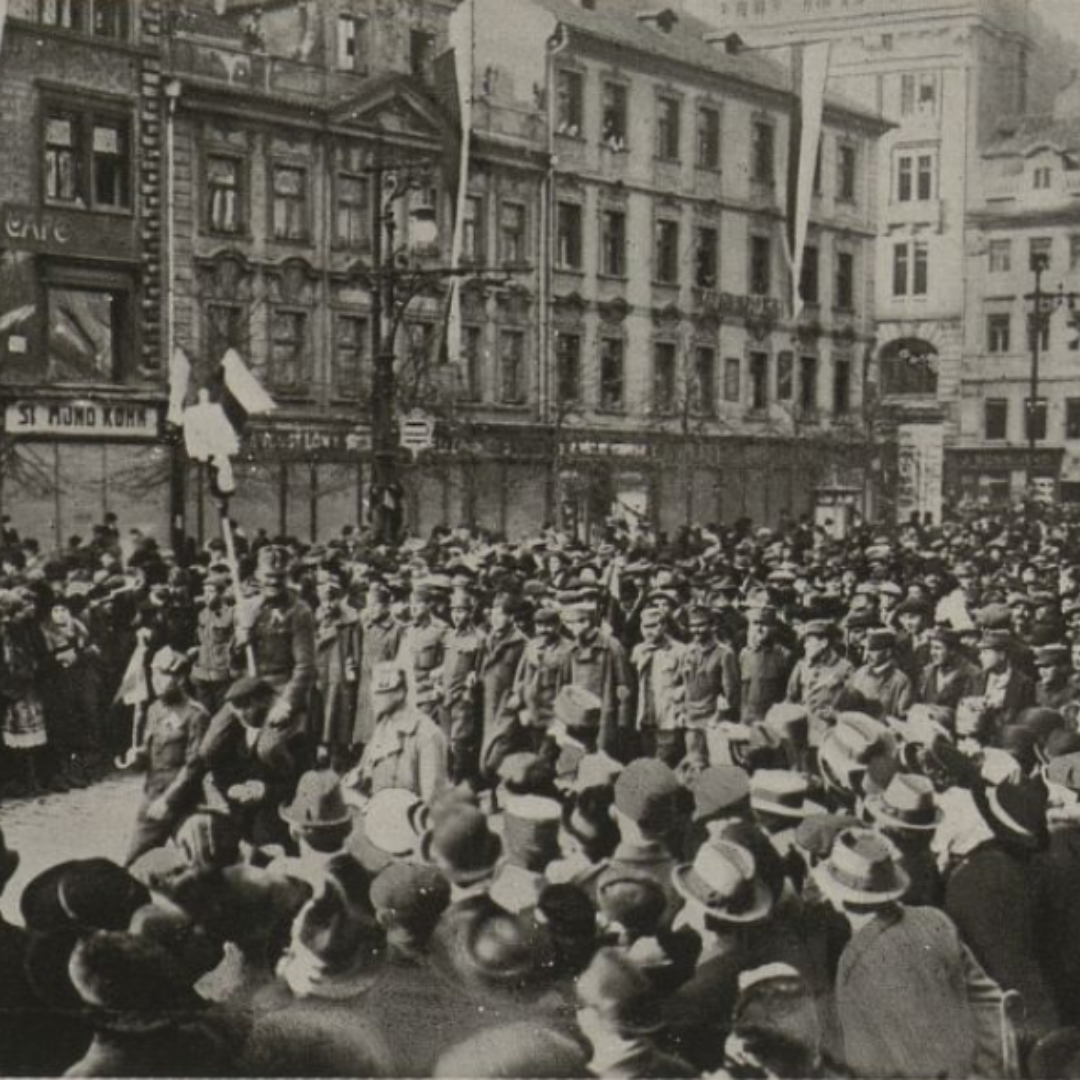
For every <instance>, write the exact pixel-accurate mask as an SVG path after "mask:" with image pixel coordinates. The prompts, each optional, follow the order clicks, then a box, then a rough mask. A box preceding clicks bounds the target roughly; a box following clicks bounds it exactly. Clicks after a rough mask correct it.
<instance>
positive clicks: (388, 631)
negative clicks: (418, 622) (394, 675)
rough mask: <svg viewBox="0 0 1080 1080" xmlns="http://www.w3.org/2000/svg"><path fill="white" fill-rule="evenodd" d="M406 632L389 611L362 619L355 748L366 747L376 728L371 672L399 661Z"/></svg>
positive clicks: (353, 736) (354, 731)
mask: <svg viewBox="0 0 1080 1080" xmlns="http://www.w3.org/2000/svg"><path fill="white" fill-rule="evenodd" d="M402 630H403V627H402V626H401V624H400V623H399V622H398V621H397V620H396V619H395V618H394V617H393V616H392V615H391V614H390V613H389V612H385V613H384V614H383V615H382V616H381V617H380V618H378V619H371V618H370V617H367V618H365V617H363V616H361V638H360V682H359V685H358V687H357V694H356V716H355V719H354V721H353V733H352V744H353V746H359V745H363V744H365V743H367V741H368V740H369V739H370V738H371V732H372V730H373V729H374V727H375V721H374V718H373V717H372V714H371V672H372V670H373V669H374V667H375V665H376V664H382V663H386V662H388V661H390V660H393V659H395V657H396V656H397V654H398V649H399V648H400V646H401V634H402Z"/></svg>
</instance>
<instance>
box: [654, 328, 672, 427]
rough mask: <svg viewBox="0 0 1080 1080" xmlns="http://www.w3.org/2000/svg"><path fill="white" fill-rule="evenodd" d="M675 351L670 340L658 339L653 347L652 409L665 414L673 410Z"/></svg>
mask: <svg viewBox="0 0 1080 1080" xmlns="http://www.w3.org/2000/svg"><path fill="white" fill-rule="evenodd" d="M675 363H676V352H675V345H674V344H673V343H672V342H670V341H658V342H656V345H655V346H654V348H653V411H654V412H656V413H658V414H660V415H666V414H668V413H672V412H674V411H675V386H676V371H675Z"/></svg>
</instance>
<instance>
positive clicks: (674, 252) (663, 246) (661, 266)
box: [655, 221, 679, 285]
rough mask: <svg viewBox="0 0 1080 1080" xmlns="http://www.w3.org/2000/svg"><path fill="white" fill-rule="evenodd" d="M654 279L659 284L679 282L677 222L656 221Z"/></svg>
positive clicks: (676, 283)
mask: <svg viewBox="0 0 1080 1080" xmlns="http://www.w3.org/2000/svg"><path fill="white" fill-rule="evenodd" d="M655 256H656V280H657V282H658V283H659V284H661V285H678V284H679V223H678V222H677V221H658V222H657V223H656V253H655Z"/></svg>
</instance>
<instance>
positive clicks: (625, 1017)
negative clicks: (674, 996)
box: [577, 947, 663, 1035]
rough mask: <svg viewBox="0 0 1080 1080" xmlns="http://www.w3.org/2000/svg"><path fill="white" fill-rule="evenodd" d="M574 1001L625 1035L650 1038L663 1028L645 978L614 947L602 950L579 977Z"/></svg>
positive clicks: (658, 1011) (641, 972)
mask: <svg viewBox="0 0 1080 1080" xmlns="http://www.w3.org/2000/svg"><path fill="white" fill-rule="evenodd" d="M577 999H578V1003H579V1004H580V1005H582V1006H584V1007H585V1008H590V1009H593V1010H595V1011H596V1012H597V1013H599V1014H600V1015H601V1016H603V1017H604V1018H605V1019H607V1020H608V1021H609V1022H612V1023H614V1024H615V1026H616V1027H617V1028H618V1029H619V1030H620V1031H621V1032H625V1033H626V1034H634V1035H649V1034H652V1033H653V1032H656V1031H659V1030H660V1029H661V1027H662V1026H663V1020H662V1018H661V1015H660V1012H661V1010H660V1001H659V999H658V996H657V994H656V991H655V989H654V987H653V984H652V982H651V980H650V979H649V977H648V975H646V974H645V972H644V971H642V970H641V969H640V968H639V967H638V966H637V965H636V964H634V963H633V961H631V960H630V959H629V958H628V957H626V956H625V955H624V954H623V953H621V952H620V951H619V950H618V949H615V948H610V947H609V948H603V949H601V950H600V951H599V952H597V954H596V955H595V956H594V957H593V959H592V962H591V963H590V964H589V966H588V968H586V969H585V971H584V972H583V973H582V974H581V976H580V977H579V978H578V981H577Z"/></svg>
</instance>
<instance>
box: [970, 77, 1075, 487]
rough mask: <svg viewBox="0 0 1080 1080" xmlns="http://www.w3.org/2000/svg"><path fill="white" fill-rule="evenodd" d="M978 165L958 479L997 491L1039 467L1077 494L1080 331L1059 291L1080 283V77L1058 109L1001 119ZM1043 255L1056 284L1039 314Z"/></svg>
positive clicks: (1049, 483)
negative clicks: (1038, 273) (979, 195)
mask: <svg viewBox="0 0 1080 1080" xmlns="http://www.w3.org/2000/svg"><path fill="white" fill-rule="evenodd" d="M980 176H981V178H982V199H981V200H980V202H979V203H978V204H977V205H976V206H974V207H973V208H972V212H971V214H970V215H969V221H968V226H969V233H968V244H967V265H966V274H965V284H966V287H967V290H968V302H967V326H966V334H965V338H966V342H967V347H966V351H965V357H964V377H963V398H962V401H961V414H960V439H959V445H958V448H957V451H956V457H957V467H958V472H959V475H960V481H961V487H962V490H963V492H964V494H965V495H967V496H970V497H972V498H975V499H978V500H984V499H988V500H990V501H991V502H997V503H1000V502H1007V501H1010V500H1015V499H1016V498H1018V497H1019V496H1021V495H1022V494H1023V492H1024V490H1025V488H1026V487H1027V485H1028V483H1029V481H1030V480H1032V479H1034V480H1035V481H1036V482H1040V481H1041V483H1040V484H1039V486H1040V487H1041V488H1042V489H1043V490H1044V491H1045V492H1046V493H1055V492H1056V493H1058V494H1060V496H1061V498H1062V499H1063V500H1064V501H1067V502H1080V364H1078V359H1080V352H1078V349H1080V334H1078V331H1077V330H1076V328H1075V327H1074V326H1073V325H1072V321H1073V312H1072V311H1071V310H1070V305H1069V304H1068V303H1067V302H1064V303H1063V302H1061V298H1060V297H1057V296H1055V294H1058V292H1059V290H1061V289H1064V290H1065V291H1066V292H1067V293H1068V292H1072V293H1074V294H1075V293H1076V292H1077V290H1080V219H1078V218H1077V200H1078V199H1080V94H1078V93H1077V88H1075V87H1074V88H1071V89H1070V90H1068V91H1066V92H1065V93H1063V94H1062V95H1061V97H1060V99H1059V101H1058V107H1057V109H1056V110H1055V112H1054V113H1053V114H1046V115H1036V116H1026V117H1023V118H1020V119H1018V120H1015V121H1008V122H1004V123H1002V124H1001V126H1000V133H999V136H998V137H997V138H996V139H994V140H992V141H991V142H990V143H988V145H987V146H986V148H985V150H984V152H983V159H982V168H981V169H980ZM1037 264H1041V265H1042V267H1043V268H1044V272H1043V274H1042V280H1041V288H1042V290H1043V291H1044V292H1045V293H1047V294H1048V298H1047V300H1046V301H1045V302H1044V303H1043V305H1042V306H1043V308H1044V310H1043V312H1042V315H1041V316H1040V317H1038V318H1036V306H1035V303H1034V300H1033V299H1032V296H1033V294H1034V290H1035V285H1036V276H1035V268H1036V265H1037ZM1036 338H1037V341H1036ZM1036 344H1037V345H1038V352H1039V357H1038V372H1037V376H1038V390H1037V397H1036V398H1035V399H1034V401H1033V400H1032V394H1031V378H1032V364H1033V359H1034V357H1033V354H1034V351H1035V346H1036ZM1032 436H1034V448H1032Z"/></svg>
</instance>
